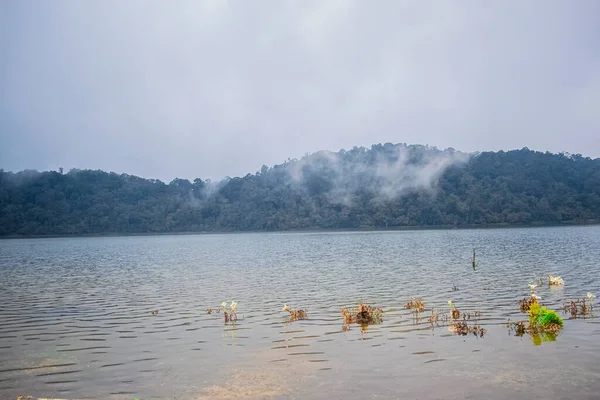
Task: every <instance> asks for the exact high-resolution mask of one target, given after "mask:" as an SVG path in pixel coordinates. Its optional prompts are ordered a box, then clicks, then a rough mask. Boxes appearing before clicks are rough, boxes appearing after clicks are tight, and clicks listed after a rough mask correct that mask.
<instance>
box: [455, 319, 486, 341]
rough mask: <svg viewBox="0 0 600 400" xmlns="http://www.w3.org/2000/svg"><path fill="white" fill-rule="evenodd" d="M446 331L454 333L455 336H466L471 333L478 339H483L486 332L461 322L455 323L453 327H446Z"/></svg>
mask: <svg viewBox="0 0 600 400" xmlns="http://www.w3.org/2000/svg"><path fill="white" fill-rule="evenodd" d="M448 329H449V330H450V331H451V332H454V333H456V334H459V335H462V336H466V335H468V334H469V333H472V334H473V335H475V336H479V337H483V335H485V334H486V332H487V330H486V329H484V328H482V327H481V326H479V325H477V324H476V325H472V326H469V325H468V324H467V323H466V322H464V321H461V322H457V323H456V324H454V325H450V326H449V327H448Z"/></svg>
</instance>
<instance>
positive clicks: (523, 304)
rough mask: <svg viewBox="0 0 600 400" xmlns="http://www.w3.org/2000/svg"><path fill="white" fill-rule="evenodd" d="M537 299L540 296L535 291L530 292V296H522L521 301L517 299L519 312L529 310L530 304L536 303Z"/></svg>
mask: <svg viewBox="0 0 600 400" xmlns="http://www.w3.org/2000/svg"><path fill="white" fill-rule="evenodd" d="M539 299H540V297H539V296H538V295H536V294H535V293H532V294H531V296H527V297H524V298H523V299H522V300H521V301H519V308H520V309H521V312H524V313H526V312H529V308H531V305H532V304H533V303H537V301H538V300H539Z"/></svg>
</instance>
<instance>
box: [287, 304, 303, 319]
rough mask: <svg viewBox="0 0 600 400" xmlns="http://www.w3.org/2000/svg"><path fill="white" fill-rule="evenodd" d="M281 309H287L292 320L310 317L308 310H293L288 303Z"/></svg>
mask: <svg viewBox="0 0 600 400" xmlns="http://www.w3.org/2000/svg"><path fill="white" fill-rule="evenodd" d="M281 311H287V312H289V313H290V320H291V321H298V320H301V319H307V318H308V314H307V313H306V311H304V310H292V309H291V308H290V307H289V306H288V305H287V304H284V305H283V308H282V309H281Z"/></svg>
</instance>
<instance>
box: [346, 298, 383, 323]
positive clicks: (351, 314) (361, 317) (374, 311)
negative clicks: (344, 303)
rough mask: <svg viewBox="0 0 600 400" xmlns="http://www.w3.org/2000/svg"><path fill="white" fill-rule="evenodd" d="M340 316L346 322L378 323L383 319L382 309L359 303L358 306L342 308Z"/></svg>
mask: <svg viewBox="0 0 600 400" xmlns="http://www.w3.org/2000/svg"><path fill="white" fill-rule="evenodd" d="M342 316H343V317H344V323H346V324H352V323H358V324H380V323H381V322H382V321H383V310H382V309H381V308H377V307H373V306H369V305H366V304H363V303H360V304H359V305H358V307H354V308H351V309H345V308H342Z"/></svg>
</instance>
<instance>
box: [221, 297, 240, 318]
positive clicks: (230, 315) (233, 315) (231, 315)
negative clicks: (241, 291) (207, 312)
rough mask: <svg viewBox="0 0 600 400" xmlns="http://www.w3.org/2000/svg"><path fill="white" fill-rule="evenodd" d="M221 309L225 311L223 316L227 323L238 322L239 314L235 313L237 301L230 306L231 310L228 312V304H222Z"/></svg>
mask: <svg viewBox="0 0 600 400" xmlns="http://www.w3.org/2000/svg"><path fill="white" fill-rule="evenodd" d="M221 308H222V309H223V316H224V318H225V323H228V322H230V321H231V322H235V321H237V314H236V313H235V309H236V308H237V303H236V302H235V301H232V302H231V305H230V306H229V310H227V303H225V302H223V303H221Z"/></svg>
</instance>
